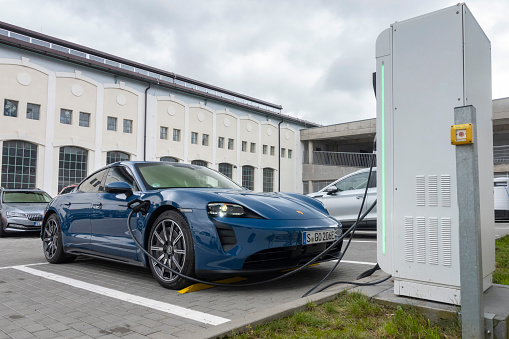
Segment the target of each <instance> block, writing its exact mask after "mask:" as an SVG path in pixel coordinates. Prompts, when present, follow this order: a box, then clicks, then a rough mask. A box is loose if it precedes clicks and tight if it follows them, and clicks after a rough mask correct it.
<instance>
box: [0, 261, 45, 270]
mask: <svg viewBox="0 0 509 339" xmlns="http://www.w3.org/2000/svg"><path fill="white" fill-rule="evenodd" d="M46 264H47V262H39V263H35V264H26V265H22V266H37V265H46ZM19 266H20V265H16V266H5V267H0V270H5V269H6V268H16V267H19Z"/></svg>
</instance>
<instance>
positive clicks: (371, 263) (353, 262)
mask: <svg viewBox="0 0 509 339" xmlns="http://www.w3.org/2000/svg"><path fill="white" fill-rule="evenodd" d="M335 261H336V260H335ZM341 262H344V263H345V264H359V265H371V266H375V265H376V262H366V261H349V260H341Z"/></svg>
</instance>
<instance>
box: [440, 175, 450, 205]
mask: <svg viewBox="0 0 509 339" xmlns="http://www.w3.org/2000/svg"><path fill="white" fill-rule="evenodd" d="M440 189H441V191H442V192H441V193H442V207H451V176H450V175H448V174H444V175H441V176H440Z"/></svg>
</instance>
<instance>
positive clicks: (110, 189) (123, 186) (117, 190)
mask: <svg viewBox="0 0 509 339" xmlns="http://www.w3.org/2000/svg"><path fill="white" fill-rule="evenodd" d="M105 190H106V192H107V193H113V194H122V193H123V194H125V196H126V197H127V198H129V197H130V196H132V195H133V190H132V189H131V186H130V185H129V184H128V183H126V182H122V181H115V182H110V183H109V184H107V185H106V187H105Z"/></svg>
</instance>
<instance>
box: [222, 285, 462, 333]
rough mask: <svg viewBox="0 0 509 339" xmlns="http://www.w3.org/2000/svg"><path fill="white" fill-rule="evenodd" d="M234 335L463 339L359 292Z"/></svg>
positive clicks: (310, 305) (413, 312)
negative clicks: (374, 300)
mask: <svg viewBox="0 0 509 339" xmlns="http://www.w3.org/2000/svg"><path fill="white" fill-rule="evenodd" d="M306 307H307V310H306V311H302V312H297V313H295V314H294V315H293V316H291V317H289V318H285V319H280V320H276V321H274V322H272V323H269V324H267V325H263V326H259V327H257V328H255V329H250V330H248V331H247V332H245V333H242V334H237V335H233V336H232V337H231V338H233V339H262V338H299V339H300V338H412V339H413V338H460V337H461V327H460V326H459V325H458V324H453V325H451V326H449V327H441V326H435V325H432V324H430V323H429V321H428V319H427V318H426V317H425V316H424V315H422V314H421V313H420V312H419V311H418V310H417V309H415V308H412V307H407V306H397V307H396V306H388V305H384V304H379V303H376V302H373V301H372V300H370V299H369V298H368V297H366V296H365V295H363V294H360V293H357V292H355V293H347V292H342V293H340V294H339V295H338V298H337V299H335V300H333V301H330V302H328V303H325V304H323V305H320V306H316V305H315V304H314V303H313V302H308V303H307V304H306Z"/></svg>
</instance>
